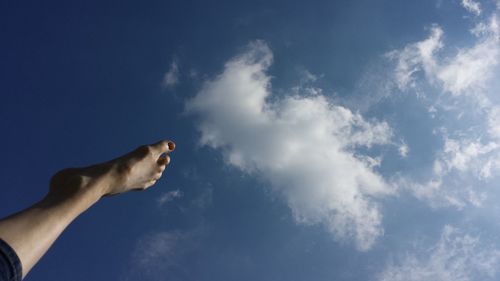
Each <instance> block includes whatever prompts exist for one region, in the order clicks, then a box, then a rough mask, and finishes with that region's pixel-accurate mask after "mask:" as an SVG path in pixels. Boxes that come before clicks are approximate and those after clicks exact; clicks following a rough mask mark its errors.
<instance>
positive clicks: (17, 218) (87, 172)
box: [0, 140, 175, 278]
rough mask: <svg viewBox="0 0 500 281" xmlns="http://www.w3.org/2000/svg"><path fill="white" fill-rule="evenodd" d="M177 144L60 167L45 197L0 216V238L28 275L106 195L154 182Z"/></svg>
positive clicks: (163, 144) (145, 186)
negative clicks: (80, 217)
mask: <svg viewBox="0 0 500 281" xmlns="http://www.w3.org/2000/svg"><path fill="white" fill-rule="evenodd" d="M174 149H175V144H174V143H173V142H171V141H165V140H164V141H160V142H157V143H155V144H151V145H143V146H140V147H138V148H137V149H135V150H133V151H132V152H129V153H127V154H125V155H123V156H121V157H118V158H116V159H113V160H110V161H107V162H104V163H101V164H96V165H92V166H88V167H83V168H69V169H64V170H61V171H59V172H58V173H56V174H55V175H54V176H53V177H52V179H51V181H50V187H49V192H48V193H47V195H46V196H45V197H44V198H43V199H42V200H41V201H39V202H38V203H36V204H34V205H33V206H31V207H29V208H28V209H25V210H23V211H21V212H19V213H16V214H14V215H11V216H9V217H7V218H4V219H2V220H0V238H1V239H3V240H4V241H5V242H7V243H8V244H9V245H10V246H11V247H12V248H13V249H14V250H15V252H16V253H17V255H18V257H19V259H20V260H21V264H22V268H23V278H24V277H25V276H26V274H27V273H28V272H29V271H30V270H31V268H33V266H34V265H35V264H36V263H37V262H38V260H40V258H41V257H42V256H43V255H44V254H45V252H47V250H48V249H49V248H50V246H51V245H52V244H53V243H54V241H55V240H56V239H57V237H59V235H60V234H61V233H62V232H63V231H64V229H65V228H66V227H67V226H68V225H69V224H70V223H71V222H72V221H73V220H74V219H75V218H76V217H78V216H79V215H80V214H81V213H83V212H84V211H85V210H87V209H88V208H89V207H91V206H92V205H94V204H95V203H97V202H98V201H99V200H100V199H101V198H102V197H105V196H109V195H116V194H120V193H124V192H127V191H131V190H145V189H147V188H148V187H150V186H152V185H153V184H155V183H156V181H157V180H158V179H160V177H161V176H162V174H163V172H164V170H165V168H166V166H168V164H169V163H170V157H169V155H168V153H170V152H171V151H173V150H174Z"/></svg>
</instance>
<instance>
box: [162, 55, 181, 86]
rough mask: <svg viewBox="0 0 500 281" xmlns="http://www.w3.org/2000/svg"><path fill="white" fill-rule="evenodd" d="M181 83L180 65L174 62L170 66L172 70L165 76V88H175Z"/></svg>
mask: <svg viewBox="0 0 500 281" xmlns="http://www.w3.org/2000/svg"><path fill="white" fill-rule="evenodd" d="M177 83H179V65H178V64H177V62H176V61H175V60H174V61H172V63H171V64H170V68H169V69H168V71H167V73H165V75H164V76H163V86H164V87H166V88H171V87H174V86H175V85H177Z"/></svg>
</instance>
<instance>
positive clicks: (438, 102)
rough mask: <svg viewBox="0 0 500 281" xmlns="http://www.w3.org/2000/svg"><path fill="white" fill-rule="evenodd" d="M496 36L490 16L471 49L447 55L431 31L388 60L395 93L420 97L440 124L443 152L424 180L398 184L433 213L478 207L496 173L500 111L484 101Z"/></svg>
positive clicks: (493, 69) (498, 50)
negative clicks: (442, 208)
mask: <svg viewBox="0 0 500 281" xmlns="http://www.w3.org/2000/svg"><path fill="white" fill-rule="evenodd" d="M499 30H500V29H499V24H498V21H497V17H496V16H495V15H493V16H491V17H489V19H487V20H486V21H484V22H479V23H477V24H476V26H475V27H474V28H473V29H472V31H471V32H472V34H473V35H475V37H476V38H475V41H474V42H473V43H472V44H471V46H470V47H463V48H458V49H457V50H456V51H453V52H450V51H447V50H445V48H444V47H445V45H444V43H443V38H444V31H443V30H442V28H441V27H439V26H437V25H434V26H433V27H432V28H431V31H430V35H429V36H428V37H427V38H426V39H424V40H422V41H419V42H416V43H411V44H408V45H407V46H406V47H404V48H402V49H401V50H396V51H392V52H390V53H389V54H388V57H389V58H391V59H393V60H395V61H396V66H395V69H394V79H395V80H396V81H397V85H398V86H399V89H401V90H403V91H414V92H416V93H417V94H418V95H422V96H424V97H425V102H428V104H427V105H426V106H428V108H429V113H430V114H431V116H432V117H433V118H435V119H437V120H440V121H442V122H443V123H442V125H443V127H442V129H440V130H435V132H436V135H440V136H441V137H442V138H443V147H442V148H441V151H438V152H437V153H436V154H435V161H434V169H433V171H432V173H431V175H430V177H429V178H428V180H424V181H423V182H412V181H411V180H409V179H407V178H406V179H399V180H398V182H399V185H400V186H401V187H404V188H408V189H409V190H411V191H412V192H413V193H414V194H415V195H416V196H417V197H418V198H420V199H424V200H426V201H428V202H429V203H430V204H431V205H432V206H434V207H438V206H455V207H457V208H464V207H466V206H469V205H473V206H480V205H481V203H482V201H484V200H485V199H486V195H485V194H486V193H485V190H484V189H481V188H480V187H481V186H484V181H488V180H491V179H492V178H493V177H494V176H496V175H498V172H499V171H500V160H498V159H500V142H499V141H500V138H499V136H500V127H499V126H498V124H499V121H500V117H498V116H499V114H498V112H500V111H499V110H498V106H496V105H494V102H492V99H490V96H489V95H491V92H495V94H496V92H497V91H495V90H494V89H493V87H492V83H491V82H492V81H493V78H494V77H496V76H497V74H496V73H497V68H498V65H499V62H500V60H499V59H500V41H499V40H500V39H499V33H500V32H499ZM429 85H430V86H432V87H430V88H429V87H426V86H429ZM421 89H432V90H426V91H422V90H421ZM464 116H466V117H464ZM437 120H436V121H437ZM462 124H463V125H462ZM485 124H487V125H486V126H485Z"/></svg>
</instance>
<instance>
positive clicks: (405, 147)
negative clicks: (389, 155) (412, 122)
mask: <svg viewBox="0 0 500 281" xmlns="http://www.w3.org/2000/svg"><path fill="white" fill-rule="evenodd" d="M398 151H399V155H400V156H401V157H403V158H405V157H407V156H408V153H409V152H410V148H409V147H408V145H407V144H406V143H405V142H403V143H401V144H400V145H399V148H398Z"/></svg>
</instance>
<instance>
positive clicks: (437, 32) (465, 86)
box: [388, 16, 500, 96]
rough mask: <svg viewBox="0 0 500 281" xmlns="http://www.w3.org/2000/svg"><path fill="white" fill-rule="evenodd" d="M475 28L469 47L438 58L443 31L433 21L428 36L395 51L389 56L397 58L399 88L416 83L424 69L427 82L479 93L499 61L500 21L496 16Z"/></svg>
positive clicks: (458, 92) (452, 90)
mask: <svg viewBox="0 0 500 281" xmlns="http://www.w3.org/2000/svg"><path fill="white" fill-rule="evenodd" d="M472 32H473V33H474V34H475V35H477V36H479V38H478V41H477V42H476V43H475V44H474V45H473V46H472V47H470V48H459V49H458V51H457V53H456V54H455V55H453V56H450V57H444V58H438V57H437V56H436V54H437V53H438V52H439V51H440V50H442V49H443V47H444V43H443V42H442V41H443V35H444V32H443V30H442V28H441V27H439V26H437V25H434V26H433V27H432V28H431V32H430V35H429V37H428V38H427V39H425V40H423V41H420V42H416V43H412V44H409V45H408V46H406V47H405V48H403V49H402V50H397V51H392V52H390V53H389V54H388V56H389V57H390V58H392V59H395V60H397V67H396V69H395V80H396V81H397V83H398V85H399V88H400V89H402V90H406V89H408V88H411V87H414V86H415V83H416V80H417V79H418V77H417V74H418V73H419V72H421V71H423V73H424V75H425V76H426V78H427V80H428V82H430V83H431V84H438V85H439V86H441V87H442V88H443V90H444V91H446V92H449V93H451V94H453V95H455V96H458V95H461V94H474V95H477V94H478V93H479V92H481V90H484V85H485V84H486V82H488V81H489V80H490V79H491V78H492V77H493V73H494V70H495V68H496V67H497V66H498V63H499V55H500V45H499V42H500V41H499V40H500V39H499V36H498V35H499V25H498V21H497V18H496V16H492V17H491V18H490V20H489V22H488V23H482V24H479V25H477V26H476V28H475V29H473V30H472Z"/></svg>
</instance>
